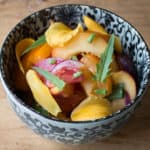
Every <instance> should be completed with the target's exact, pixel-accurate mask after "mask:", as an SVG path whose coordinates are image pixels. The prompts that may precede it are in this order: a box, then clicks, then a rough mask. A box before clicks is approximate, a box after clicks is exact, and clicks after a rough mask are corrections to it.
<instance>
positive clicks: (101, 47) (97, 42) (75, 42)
mask: <svg viewBox="0 0 150 150" xmlns="http://www.w3.org/2000/svg"><path fill="white" fill-rule="evenodd" d="M90 35H91V32H79V33H78V34H77V35H76V36H75V37H74V38H73V39H72V40H70V42H68V43H67V44H65V45H64V47H57V48H54V49H53V51H52V56H53V57H60V58H64V59H68V58H71V57H72V56H73V55H76V54H79V53H82V52H83V53H84V52H85V53H91V54H93V55H95V56H98V57H100V55H101V54H102V53H103V52H104V51H105V48H106V46H107V42H106V41H105V40H104V39H103V38H102V37H101V36H98V35H96V37H95V38H94V40H93V41H92V42H91V43H89V42H88V41H87V39H88V37H89V36H90Z"/></svg>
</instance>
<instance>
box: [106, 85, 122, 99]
mask: <svg viewBox="0 0 150 150" xmlns="http://www.w3.org/2000/svg"><path fill="white" fill-rule="evenodd" d="M112 89H113V91H112V94H111V95H109V96H108V97H107V98H108V100H110V101H113V100H116V99H121V98H123V97H124V85H123V84H117V85H114V86H113V87H112Z"/></svg>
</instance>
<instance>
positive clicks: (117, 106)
mask: <svg viewBox="0 0 150 150" xmlns="http://www.w3.org/2000/svg"><path fill="white" fill-rule="evenodd" d="M111 106H112V111H113V112H117V111H119V110H121V109H122V108H124V107H125V98H122V99H117V100H114V101H112V102H111Z"/></svg>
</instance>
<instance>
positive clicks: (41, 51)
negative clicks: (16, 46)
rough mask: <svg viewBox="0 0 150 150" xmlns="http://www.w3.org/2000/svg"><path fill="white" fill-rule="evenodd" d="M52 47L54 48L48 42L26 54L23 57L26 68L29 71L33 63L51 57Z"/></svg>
mask: <svg viewBox="0 0 150 150" xmlns="http://www.w3.org/2000/svg"><path fill="white" fill-rule="evenodd" d="M51 49H52V48H51V47H50V46H49V45H48V44H47V43H45V44H42V45H40V46H38V47H36V48H34V49H33V50H31V51H30V52H29V53H27V54H26V55H24V56H23V58H22V59H21V62H22V65H23V68H24V70H25V71H27V70H28V69H30V67H31V66H32V65H34V64H36V63H37V62H38V61H40V60H42V59H44V58H47V57H49V56H50V55H51Z"/></svg>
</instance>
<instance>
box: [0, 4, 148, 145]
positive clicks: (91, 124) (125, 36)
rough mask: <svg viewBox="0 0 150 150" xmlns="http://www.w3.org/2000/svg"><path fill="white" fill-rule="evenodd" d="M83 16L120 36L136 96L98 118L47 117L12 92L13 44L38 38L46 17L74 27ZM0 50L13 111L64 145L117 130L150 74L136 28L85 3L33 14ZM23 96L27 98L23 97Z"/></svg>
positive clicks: (47, 19) (137, 102)
mask: <svg viewBox="0 0 150 150" xmlns="http://www.w3.org/2000/svg"><path fill="white" fill-rule="evenodd" d="M83 15H87V16H90V17H91V18H93V19H94V20H96V21H97V22H98V23H101V24H102V25H103V26H104V27H105V29H106V30H107V31H108V32H109V33H110V34H111V33H114V34H116V35H118V36H119V38H120V39H121V42H122V45H123V49H124V53H126V54H128V55H129V56H130V57H131V58H132V60H133V63H134V65H135V67H136V70H137V76H138V83H139V85H138V93H137V98H136V100H135V102H134V103H133V104H130V106H127V107H125V108H124V109H122V110H121V111H120V112H117V113H115V114H113V115H112V116H109V117H107V118H104V119H101V120H96V121H87V122H78V123H76V122H67V121H60V120H56V119H53V118H52V119H48V118H46V117H43V116H42V115H41V114H39V113H37V112H35V110H33V109H32V108H30V107H29V106H27V104H26V103H25V101H22V100H21V98H20V97H18V95H17V94H16V90H15V89H14V83H13V79H12V73H13V68H14V66H15V65H16V64H17V63H16V62H17V61H16V58H15V50H14V49H15V45H16V43H17V42H18V41H19V40H21V39H23V38H26V37H32V38H35V39H36V38H37V37H39V36H40V35H41V34H43V33H44V31H45V30H46V29H47V28H48V26H49V25H50V21H49V20H50V19H52V20H54V21H61V22H64V23H65V24H67V25H68V26H70V27H71V28H74V27H76V26H77V24H78V23H79V22H80V23H83V20H82V16H83ZM0 53H1V55H0V57H1V58H0V71H1V76H0V77H1V81H2V84H3V86H4V89H5V91H6V93H7V96H8V99H9V102H10V104H11V105H12V108H13V109H14V111H15V112H16V113H17V115H18V116H19V117H20V118H21V120H23V121H24V122H25V123H26V124H27V125H28V126H29V127H30V128H31V129H32V130H33V131H35V132H36V133H39V134H40V135H42V136H44V137H47V138H49V139H53V140H56V141H59V142H63V143H68V144H80V143H87V142H92V141H96V140H98V139H103V138H106V137H108V136H110V135H111V134H113V133H114V132H116V131H117V130H118V129H120V128H121V127H122V125H123V124H124V123H125V122H126V121H127V120H128V118H130V116H131V115H132V114H133V112H134V110H135V108H136V107H137V106H138V104H139V103H140V102H141V98H142V96H143V94H144V92H145V89H146V87H147V85H148V80H149V75H150V55H149V51H148V48H147V46H146V43H145V42H144V40H143V38H142V37H141V35H140V34H139V33H138V31H137V30H136V29H135V28H134V27H133V26H132V25H130V24H129V23H128V22H126V21H125V20H124V19H122V18H120V17H119V16H117V15H115V14H114V13H112V12H110V11H107V10H104V9H101V8H96V7H91V6H86V5H61V6H55V7H50V8H47V9H43V10H41V11H38V12H35V13H33V14H32V15H30V16H28V17H27V18H25V19H24V20H22V21H21V22H20V23H19V24H17V25H16V26H15V27H14V28H13V29H12V31H11V32H10V33H9V34H8V36H7V38H6V40H5V41H4V44H3V46H2V49H1V52H0ZM24 99H26V101H27V98H26V97H25V98H24Z"/></svg>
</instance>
